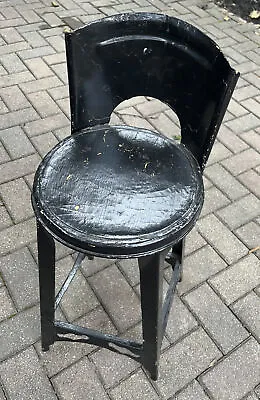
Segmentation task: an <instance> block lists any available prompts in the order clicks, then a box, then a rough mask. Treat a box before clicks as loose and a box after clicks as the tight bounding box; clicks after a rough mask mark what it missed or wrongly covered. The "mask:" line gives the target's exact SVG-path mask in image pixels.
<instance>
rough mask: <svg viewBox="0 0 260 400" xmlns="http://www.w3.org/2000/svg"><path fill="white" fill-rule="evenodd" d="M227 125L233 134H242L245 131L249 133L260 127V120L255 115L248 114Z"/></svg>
mask: <svg viewBox="0 0 260 400" xmlns="http://www.w3.org/2000/svg"><path fill="white" fill-rule="evenodd" d="M225 125H226V126H227V127H228V128H230V129H231V130H232V131H233V132H236V133H237V134H240V133H242V132H245V131H249V130H250V129H254V128H256V127H257V126H259V118H257V117H256V116H255V115H254V114H252V113H250V114H246V115H242V116H241V117H238V118H236V119H233V120H232V121H228V122H226V123H225Z"/></svg>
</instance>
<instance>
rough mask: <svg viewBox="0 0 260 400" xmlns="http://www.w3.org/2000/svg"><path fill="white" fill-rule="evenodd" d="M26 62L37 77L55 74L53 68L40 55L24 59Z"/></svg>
mask: <svg viewBox="0 0 260 400" xmlns="http://www.w3.org/2000/svg"><path fill="white" fill-rule="evenodd" d="M24 63H25V65H27V67H28V68H29V70H30V71H31V72H32V73H33V75H34V76H35V78H37V79H41V78H46V77H48V76H51V75H53V72H52V70H51V69H50V68H49V67H48V65H47V64H46V63H45V62H44V61H43V59H42V58H40V57H36V58H31V59H29V60H24Z"/></svg>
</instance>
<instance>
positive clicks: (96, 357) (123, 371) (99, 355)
mask: <svg viewBox="0 0 260 400" xmlns="http://www.w3.org/2000/svg"><path fill="white" fill-rule="evenodd" d="M90 359H91V360H92V362H93V363H94V364H95V366H96V368H97V369H98V371H99V373H100V375H101V377H102V380H103V381H104V384H105V387H106V388H109V387H111V386H114V385H116V384H118V383H119V382H120V381H121V380H122V379H124V378H126V377H127V376H128V375H129V374H130V373H131V372H133V371H134V370H136V369H137V368H138V367H139V364H138V363H137V362H136V361H134V360H133V359H132V358H130V357H128V356H125V355H122V354H117V353H114V352H112V351H110V350H107V349H100V350H99V351H97V352H95V353H94V354H93V355H91V356H90Z"/></svg>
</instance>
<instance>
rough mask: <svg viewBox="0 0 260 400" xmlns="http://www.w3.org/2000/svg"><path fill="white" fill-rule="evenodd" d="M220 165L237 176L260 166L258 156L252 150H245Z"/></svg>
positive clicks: (259, 157)
mask: <svg viewBox="0 0 260 400" xmlns="http://www.w3.org/2000/svg"><path fill="white" fill-rule="evenodd" d="M222 164H223V165H224V166H225V167H226V168H227V169H228V170H229V171H230V172H231V173H232V174H233V175H238V174H241V173H242V172H245V171H247V170H249V169H250V168H254V167H256V166H257V165H259V164H260V155H259V153H257V152H256V151H255V150H254V149H252V148H251V149H248V150H245V151H243V152H241V153H239V154H236V155H235V156H234V157H231V158H229V159H227V160H224V161H222Z"/></svg>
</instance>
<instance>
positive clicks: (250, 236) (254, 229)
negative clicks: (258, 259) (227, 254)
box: [235, 222, 260, 254]
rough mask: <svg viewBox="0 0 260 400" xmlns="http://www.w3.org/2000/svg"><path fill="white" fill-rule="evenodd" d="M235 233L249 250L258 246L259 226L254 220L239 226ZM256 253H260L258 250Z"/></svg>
mask: <svg viewBox="0 0 260 400" xmlns="http://www.w3.org/2000/svg"><path fill="white" fill-rule="evenodd" d="M235 233H236V235H237V236H238V237H239V238H240V239H241V240H242V241H243V243H245V245H246V246H247V247H248V248H249V249H250V250H252V249H255V248H256V247H257V246H259V238H260V226H259V225H257V224H256V223H255V222H249V223H248V224H246V225H244V226H241V227H240V228H239V229H237V230H236V231H235ZM258 253H259V254H260V252H259V251H258Z"/></svg>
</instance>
